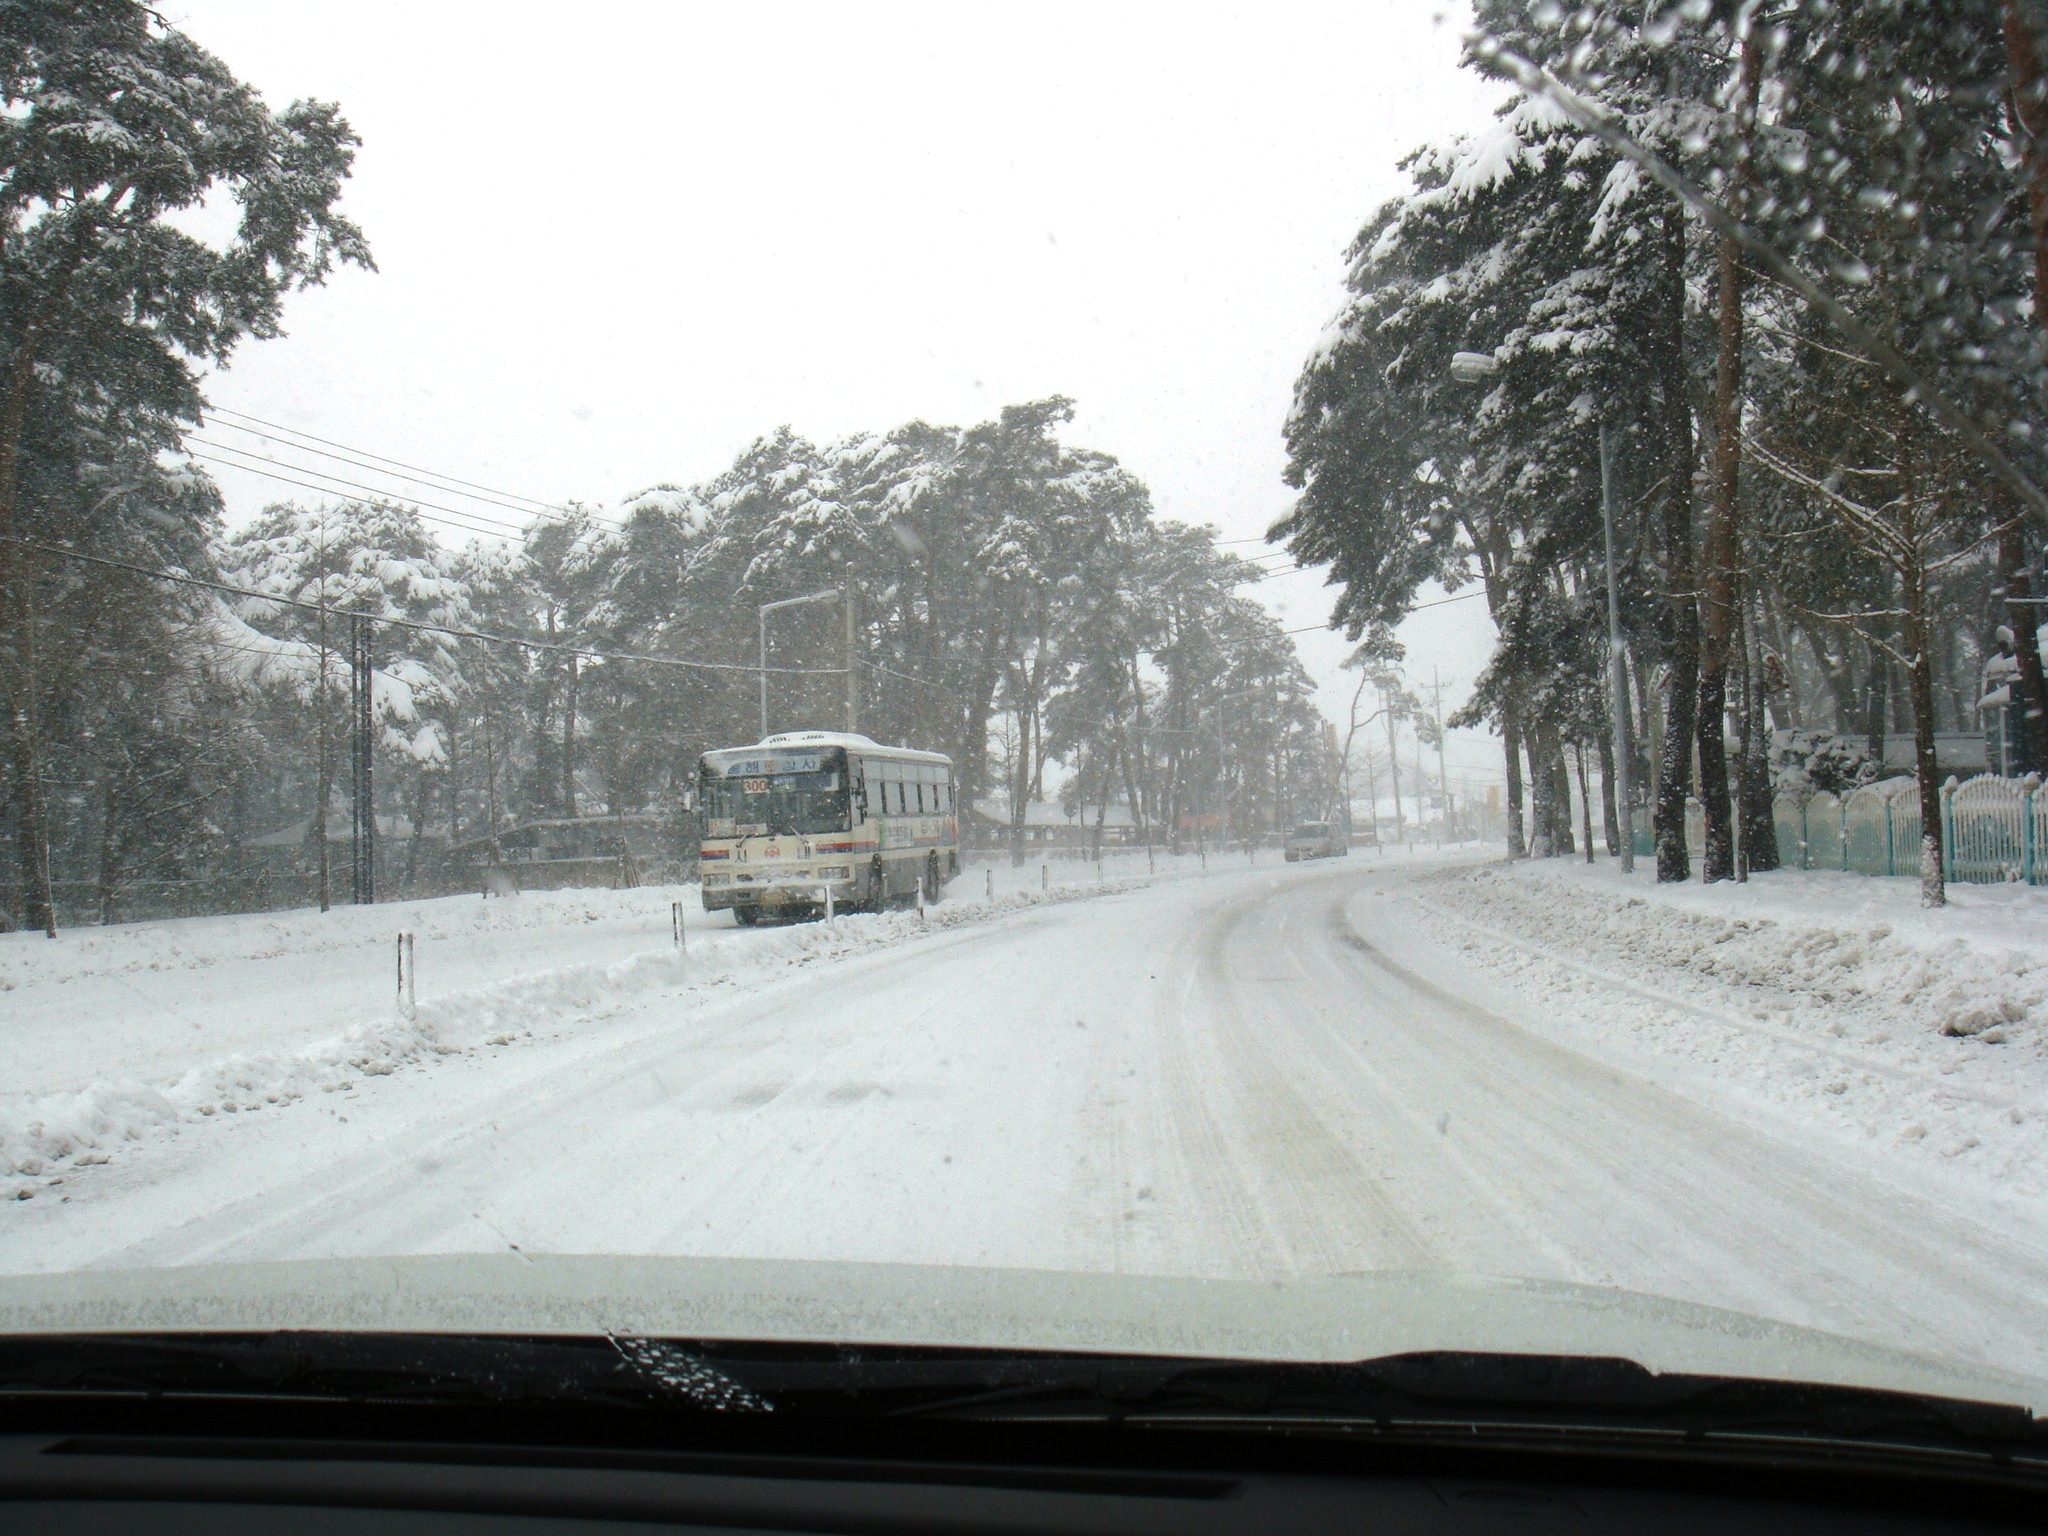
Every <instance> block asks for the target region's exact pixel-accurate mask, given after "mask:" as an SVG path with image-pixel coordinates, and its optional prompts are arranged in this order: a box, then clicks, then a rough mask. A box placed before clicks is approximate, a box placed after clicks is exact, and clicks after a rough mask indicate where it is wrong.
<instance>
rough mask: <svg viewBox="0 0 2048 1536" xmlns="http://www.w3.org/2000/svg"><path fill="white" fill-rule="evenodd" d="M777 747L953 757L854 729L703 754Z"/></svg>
mask: <svg viewBox="0 0 2048 1536" xmlns="http://www.w3.org/2000/svg"><path fill="white" fill-rule="evenodd" d="M774 747H781V748H783V749H785V750H786V749H788V748H790V747H847V748H850V749H851V750H853V751H856V752H887V753H889V754H891V755H892V756H901V757H907V758H909V759H910V760H911V761H913V762H918V763H948V764H950V763H951V762H952V761H953V760H952V759H951V758H950V757H948V756H946V754H945V753H943V752H926V751H922V750H920V749H919V748H917V747H892V746H890V745H888V744H887V743H886V742H880V741H876V740H875V739H874V738H873V737H872V736H863V735H861V734H860V733H859V732H857V731H777V732H775V734H774V735H772V736H768V737H765V738H763V739H762V740H761V741H758V742H756V743H754V744H753V745H752V746H745V747H720V748H719V749H718V750H717V751H715V752H706V753H705V754H704V755H705V756H706V757H718V758H722V757H724V756H725V755H726V754H727V753H728V752H758V751H761V750H762V749H763V748H774Z"/></svg>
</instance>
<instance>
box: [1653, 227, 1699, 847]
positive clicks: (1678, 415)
mask: <svg viewBox="0 0 2048 1536" xmlns="http://www.w3.org/2000/svg"><path fill="white" fill-rule="evenodd" d="M1664 265H1665V272H1664V331H1665V336H1664V341H1663V347H1662V350H1663V353H1664V357H1663V371H1664V378H1663V380H1662V383H1661V385H1660V389H1659V393H1660V396H1661V399H1662V403H1663V412H1664V436H1665V447H1666V450H1667V452H1668V453H1669V455H1670V458H1669V461H1668V465H1667V468H1666V471H1665V481H1666V487H1665V493H1664V586H1665V591H1666V593H1667V594H1668V596H1667V601H1668V602H1669V604H1670V610H1669V617H1670V623H1671V657H1670V665H1669V666H1668V667H1667V668H1666V669H1665V673H1664V733H1663V741H1662V743H1661V750H1660V751H1659V753H1658V755H1657V805H1656V812H1655V815H1654V817H1653V822H1654V825H1655V829H1656V834H1657V878H1658V880H1660V881H1662V882H1665V883H1667V884H1668V883H1683V882H1684V881H1686V880H1689V879H1691V878H1692V855H1691V854H1690V852H1689V851H1688V850H1687V848H1686V846H1685V796H1686V789H1687V788H1688V786H1689V785H1690V784H1691V781H1692V757H1693V740H1694V737H1695V735H1696V734H1697V731H1698V725H1699V681H1700V612H1699V596H1698V586H1699V581H1698V574H1697V571H1696V568H1695V566H1694V563H1693V548H1692V536H1693V535H1692V476H1693V458H1694V451H1693V431H1692V406H1691V403H1690V401H1689V399H1688V392H1689V387H1690V380H1689V379H1688V377H1687V370H1686V363H1685V213H1684V210H1683V209H1682V208H1680V207H1679V206H1678V204H1676V203H1673V204H1672V205H1671V206H1670V207H1669V208H1667V209H1666V211H1665V214H1664Z"/></svg>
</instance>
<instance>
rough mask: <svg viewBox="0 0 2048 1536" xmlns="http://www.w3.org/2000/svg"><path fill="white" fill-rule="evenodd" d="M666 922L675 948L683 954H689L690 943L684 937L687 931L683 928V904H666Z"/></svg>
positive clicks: (674, 902)
mask: <svg viewBox="0 0 2048 1536" xmlns="http://www.w3.org/2000/svg"><path fill="white" fill-rule="evenodd" d="M668 921H669V929H670V936H671V937H672V938H673V939H674V940H675V943H676V948H677V949H678V950H680V951H682V952H683V953H685V954H687V953H689V949H690V942H689V940H688V939H687V938H685V937H684V934H685V932H686V931H687V930H685V929H684V927H683V904H682V903H681V902H680V901H672V902H670V903H669V904H668Z"/></svg>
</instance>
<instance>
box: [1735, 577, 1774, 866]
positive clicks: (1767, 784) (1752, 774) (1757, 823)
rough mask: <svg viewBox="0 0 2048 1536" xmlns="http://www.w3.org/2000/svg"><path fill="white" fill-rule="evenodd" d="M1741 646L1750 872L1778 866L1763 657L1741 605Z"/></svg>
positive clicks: (1741, 789)
mask: <svg viewBox="0 0 2048 1536" xmlns="http://www.w3.org/2000/svg"><path fill="white" fill-rule="evenodd" d="M1742 630H1743V649H1742V675H1743V685H1742V720H1743V725H1742V736H1743V744H1742V768H1741V779H1740V781H1739V783H1738V787H1737V791H1736V792H1737V793H1738V794H1740V795H1741V796H1742V826H1743V842H1744V850H1743V851H1744V857H1745V859H1746V860H1747V863H1748V867H1749V871H1750V873H1751V874H1756V873H1759V872H1768V871H1770V870H1774V869H1776V868H1777V867H1778V820H1777V815H1776V812H1775V810H1774V808H1773V806H1772V804H1771V799H1772V796H1771V736H1770V731H1769V729H1768V727H1767V725H1766V722H1765V720H1764V691H1763V659H1762V656H1761V655H1760V653H1759V651H1758V647H1757V633H1756V620H1755V618H1754V616H1753V615H1752V614H1751V613H1750V612H1749V611H1748V609H1747V608H1745V610H1744V613H1743V623H1742Z"/></svg>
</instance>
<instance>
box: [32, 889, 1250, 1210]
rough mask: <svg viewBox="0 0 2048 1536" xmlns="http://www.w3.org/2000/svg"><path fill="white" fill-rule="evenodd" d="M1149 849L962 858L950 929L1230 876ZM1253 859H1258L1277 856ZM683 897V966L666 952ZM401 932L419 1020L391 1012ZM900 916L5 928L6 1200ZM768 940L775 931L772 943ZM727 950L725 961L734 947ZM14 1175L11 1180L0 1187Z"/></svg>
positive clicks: (187, 922)
mask: <svg viewBox="0 0 2048 1536" xmlns="http://www.w3.org/2000/svg"><path fill="white" fill-rule="evenodd" d="M1241 857H1242V856H1241V855H1240V856H1235V857H1233V858H1231V859H1225V858H1224V857H1222V856H1220V855H1219V856H1218V857H1217V858H1216V859H1214V860H1213V861H1211V860H1206V859H1200V858H1195V857H1185V858H1180V859H1174V858H1170V857H1168V856H1166V855H1164V854H1158V855H1152V856H1148V855H1146V854H1145V853H1143V852H1142V851H1139V852H1121V853H1112V854H1110V855H1108V856H1106V857H1105V858H1104V859H1103V860H1102V862H1101V863H1100V865H1099V866H1098V865H1096V864H1092V863H1081V862H1076V861H1072V860H1064V861H1061V860H1055V861H1052V862H1048V863H1043V864H1041V863H1039V862H1037V861H1032V862H1028V863H1027V864H1025V865H1023V866H1021V867H1019V866H1013V865H1012V864H1011V863H1010V861H1009V860H1007V859H1003V860H1000V861H996V862H988V861H972V860H970V862H969V864H968V866H967V867H966V869H964V870H963V872H962V874H961V876H960V878H959V879H958V880H956V881H955V882H953V883H952V885H951V886H950V887H949V889H948V891H947V898H948V900H947V903H946V904H945V905H946V918H945V920H946V921H949V922H950V921H959V920H962V919H963V918H965V917H972V916H980V915H983V911H982V909H983V908H984V907H985V906H986V905H987V903H988V902H989V901H990V899H991V898H993V899H994V900H995V901H996V902H997V903H998V905H999V906H1007V905H1014V904H1017V903H1020V902H1029V901H1030V900H1031V899H1033V898H1035V897H1043V896H1046V895H1057V894H1059V893H1061V892H1072V891H1081V892H1092V891H1094V890H1096V889H1097V888H1098V887H1100V886H1101V885H1102V884H1103V883H1104V882H1105V881H1107V882H1118V881H1126V880H1130V879H1133V878H1137V877H1139V876H1145V877H1147V878H1155V877H1156V878H1175V877H1177V876H1180V875H1183V874H1198V873H1202V872H1204V871H1206V870H1207V869H1208V868H1209V867H1210V865H1211V863H1213V864H1214V867H1215V868H1216V869H1217V870H1218V871H1219V872H1220V871H1221V870H1222V869H1224V868H1226V867H1229V868H1236V867H1237V861H1238V859H1241ZM1263 857H1264V858H1265V859H1266V860H1267V861H1268V862H1272V861H1274V860H1276V859H1277V858H1278V855H1277V854H1275V853H1272V852H1270V851H1268V852H1266V853H1264V854H1263ZM676 903H680V904H681V907H682V913H683V920H684V923H685V927H686V936H685V937H686V949H687V951H688V953H687V955H686V957H683V958H680V959H679V958H678V957H677V956H676V955H675V953H674V943H673V937H672V919H671V907H672V906H673V905H674V904H676ZM402 932H404V933H410V934H412V936H413V941H414V942H413V953H414V958H415V963H416V966H417V982H416V988H415V995H416V997H417V1000H418V1003H419V1007H418V1010H417V1012H416V1013H413V1014H411V1015H408V1014H407V1012H406V1011H405V1010H403V1009H401V1008H399V1007H398V998H397V964H396V959H397V957H396V953H395V942H396V939H397V936H398V935H399V934H400V933H402ZM904 932H905V930H904V927H903V924H902V923H901V922H895V921H884V922H882V923H879V924H860V925H856V924H854V923H852V921H851V920H848V922H847V923H843V924H841V925H839V927H838V928H837V929H835V930H834V931H832V932H831V933H827V932H824V931H820V930H817V929H814V928H810V927H797V928H791V929H769V930H765V931H752V932H750V931H747V930H741V929H739V928H737V927H736V926H735V925H734V923H733V920H732V917H731V915H730V914H729V913H717V914H709V913H706V912H705V911H704V910H703V904H702V902H701V900H700V899H699V895H698V891H697V887H696V886H694V885H686V886H674V887H670V886H647V887H642V888H639V889H637V890H630V891H609V890H565V891H537V892H528V893H525V894H523V895H520V896H517V897H514V898H511V899H485V898H480V897H472V896H460V897H443V898H439V899H435V900H429V901H415V902H392V903H386V904H382V905H378V906H373V907H355V906H338V907H336V908H334V909H333V910H332V911H329V912H326V913H321V912H319V911H316V910H310V909H309V910H302V911H292V912H277V913H259V914H253V915H249V916H235V917H208V918H185V919H176V920H170V921H162V922H145V923H127V924H119V925H115V926H112V927H106V928H80V929H72V930H68V931H66V932H64V933H63V934H61V935H60V936H59V937H58V938H57V940H55V941H54V942H53V941H51V940H48V939H46V938H44V937H42V936H41V935H40V934H33V933H15V934H6V935H0V1062H4V1064H5V1068H4V1072H0V1199H7V1198H18V1197H20V1196H21V1195H22V1194H23V1193H24V1192H26V1193H27V1194H28V1195H30V1196H31V1197H32V1196H33V1194H34V1193H35V1192H36V1190H37V1189H38V1188H39V1180H47V1179H49V1178H61V1177H62V1174H63V1170H64V1167H65V1165H67V1164H74V1163H83V1164H86V1165H90V1164H95V1163H98V1162H101V1161H104V1160H105V1159H106V1158H107V1157H109V1156H111V1155H113V1154H115V1153H117V1152H119V1151H121V1150H123V1149H124V1148H127V1147H131V1146H132V1145H133V1144H134V1143H136V1142H138V1141H140V1140H142V1139H144V1138H146V1137H147V1136H149V1135H150V1134H152V1133H154V1132H158V1131H162V1130H164V1129H166V1128H171V1127H175V1126H176V1125H178V1124H180V1123H190V1122H192V1121H195V1120H198V1119H203V1118H205V1117H208V1116H213V1115H217V1114H240V1113H251V1112H260V1111H261V1110H263V1109H265V1108H267V1107H271V1106H275V1105H278V1104H282V1103H290V1102H293V1101H295V1100H297V1099H299V1098H302V1097H303V1096H304V1095H305V1094H307V1093H309V1092H317V1091H322V1090H328V1091H332V1090H334V1089H335V1088H337V1087H338V1086H339V1085H342V1084H344V1083H347V1082H349V1081H351V1080H353V1079H355V1078H358V1077H362V1076H364V1075H371V1076H376V1075H382V1074H386V1073H389V1072H390V1071H392V1070H394V1068H395V1066H396V1065H398V1064H401V1063H404V1062H410V1061H416V1060H418V1059H420V1058H421V1057H423V1056H429V1055H435V1054H448V1053H450V1052H453V1051H458V1050H463V1049H467V1048H471V1047H474V1046H476V1045H478V1044H494V1043H503V1042H504V1041H509V1040H510V1039H512V1038H515V1037H517V1036H520V1035H523V1034H524V1033H526V1032H527V1031H528V1030H530V1029H531V1028H533V1027H534V1026H535V1025H537V1024H538V1025H540V1026H541V1027H543V1028H545V1027H550V1026H555V1027H558V1026H561V1025H564V1024H567V1023H569V1022H571V1021H573V1020H574V1019H577V1018H581V1017H589V1016H594V1015H601V1014H603V1013H605V1012H607V1011H610V1010H613V1009H615V1008H617V1007H618V1006H621V1004H622V1003H623V1001H624V1000H625V999H628V998H630V997H633V996H635V995H638V994H640V993H643V992H646V991H648V990H650V989H658V988H663V987H667V988H674V987H677V986H679V985H691V984H707V983H710V982H712V981H713V980H714V979H715V980H716V981H717V982H718V983H720V984H722V985H743V984H746V982H747V981H748V980H749V979H750V978H752V979H759V978H761V977H764V976H769V975H772V974H774V973H776V972H777V971H779V970H781V969H784V968H786V967H787V966H788V965H789V964H790V963H791V962H792V961H793V960H798V959H807V958H809V957H811V956H812V955H815V954H819V953H842V952H847V951H849V950H851V949H857V948H861V947H866V946H869V945H872V944H874V943H878V942H889V941H892V940H895V939H898V938H901V937H902V936H903V934H904ZM771 935H772V937H771ZM734 946H737V947H734ZM10 1176H13V1177H10Z"/></svg>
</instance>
